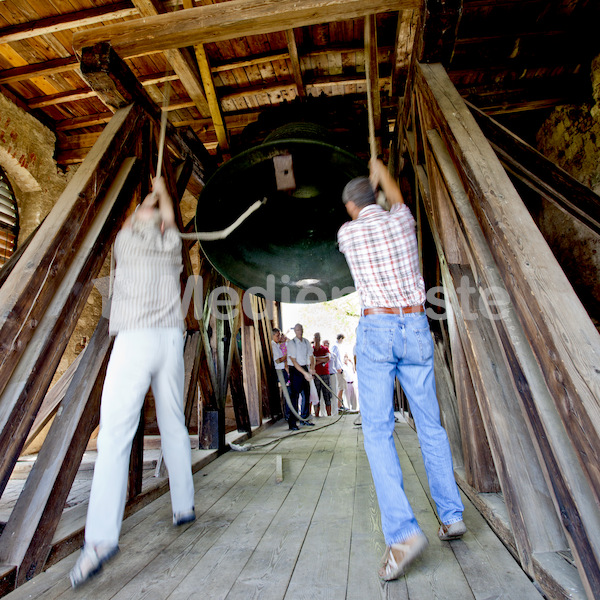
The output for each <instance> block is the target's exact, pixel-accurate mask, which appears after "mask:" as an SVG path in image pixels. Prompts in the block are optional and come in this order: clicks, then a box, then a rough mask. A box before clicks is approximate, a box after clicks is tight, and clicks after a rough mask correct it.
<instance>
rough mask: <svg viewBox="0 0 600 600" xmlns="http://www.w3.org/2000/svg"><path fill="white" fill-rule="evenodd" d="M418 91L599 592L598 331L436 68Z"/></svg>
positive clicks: (544, 458)
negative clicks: (502, 293) (489, 263)
mask: <svg viewBox="0 0 600 600" xmlns="http://www.w3.org/2000/svg"><path fill="white" fill-rule="evenodd" d="M418 85H419V89H422V90H423V94H424V97H425V101H426V103H427V104H428V106H429V107H430V109H431V111H432V114H434V115H435V120H436V125H437V126H438V127H439V131H440V135H441V136H442V137H443V140H444V142H445V145H446V146H447V148H448V150H449V152H450V154H451V156H452V160H451V162H452V164H456V165H458V167H459V168H460V170H461V172H462V173H464V182H466V185H467V192H468V194H469V195H470V196H472V197H473V198H475V199H476V201H474V202H473V203H472V204H470V206H472V210H473V211H474V219H475V221H477V222H478V224H479V226H480V227H481V231H482V236H483V238H484V239H485V243H486V244H487V247H489V250H490V251H491V257H492V259H493V261H494V263H495V265H496V266H497V267H496V268H497V269H498V272H499V275H498V280H496V283H498V286H496V285H495V283H494V281H491V280H488V281H487V283H488V292H489V291H491V290H495V289H498V287H499V285H502V286H504V287H505V288H506V291H507V292H508V294H509V296H510V298H511V300H512V304H509V305H508V308H507V312H503V314H502V318H500V319H495V320H494V321H493V322H492V324H493V326H494V334H495V336H496V337H497V338H498V339H499V340H500V341H501V343H502V350H503V353H504V360H505V362H506V364H507V365H508V366H509V369H510V375H511V377H512V378H513V381H514V384H513V385H514V386H515V388H516V389H517V390H518V392H519V395H520V399H521V402H522V413H523V414H524V415H525V416H526V419H527V424H528V427H529V428H530V431H531V436H532V439H533V440H534V441H535V444H536V446H535V447H536V453H537V454H538V456H539V460H540V463H541V464H542V466H543V468H544V470H545V475H546V478H547V484H548V486H549V487H550V489H552V491H553V494H554V501H555V503H556V511H557V514H560V515H561V519H562V520H563V524H564V528H565V532H566V533H567V535H568V536H569V538H570V540H571V549H572V550H573V551H574V554H575V557H576V561H578V567H579V572H580V575H581V577H582V580H583V582H584V585H585V586H586V588H587V590H588V593H589V594H590V597H591V596H592V595H593V593H592V592H591V590H593V589H597V588H598V587H599V586H600V568H599V565H600V543H599V542H598V539H599V538H600V534H599V533H598V531H599V527H600V524H599V522H598V521H599V514H598V511H597V506H598V497H599V496H598V494H599V492H600V481H599V472H598V468H597V465H598V464H599V460H598V459H599V457H600V442H599V435H600V414H599V412H600V411H599V409H598V404H597V401H596V400H595V399H594V398H596V399H597V397H598V383H599V382H598V377H597V373H596V370H597V364H598V357H600V335H599V334H598V332H597V331H596V329H595V327H594V325H593V324H592V323H591V321H590V319H589V317H588V316H587V313H586V312H585V310H584V309H583V307H582V306H581V303H580V302H579V300H578V298H577V297H576V295H575V293H574V292H573V290H572V288H571V286H570V285H569V283H568V281H567V278H566V276H565V274H564V273H563V271H562V269H560V267H559V265H558V263H557V262H556V259H555V258H554V256H553V255H552V253H551V251H550V249H549V248H548V246H547V244H546V242H545V241H544V239H543V237H542V235H541V233H540V232H539V230H538V228H537V227H536V225H535V223H534V222H533V220H532V219H531V217H530V215H529V213H528V211H527V209H526V207H525V206H524V205H523V203H522V201H521V199H520V198H519V196H518V194H517V193H516V191H515V190H514V187H513V186H512V184H511V183H510V180H509V179H508V176H507V174H506V172H505V171H504V169H503V168H502V166H501V165H500V164H499V161H498V159H497V158H496V157H495V155H494V152H493V150H492V148H491V147H490V146H489V144H488V143H487V142H486V140H485V137H484V136H483V134H482V132H481V131H480V130H479V129H478V127H477V125H476V123H475V120H474V119H473V117H472V115H471V114H470V112H469V110H468V108H467V107H466V105H465V104H464V102H463V101H462V99H461V98H460V96H459V95H458V93H457V92H456V90H455V88H454V87H453V86H452V83H451V82H450V80H449V79H448V77H447V75H446V74H445V71H444V70H443V67H441V65H420V68H419V83H418ZM500 190H501V192H500ZM457 206H458V204H457ZM462 218H463V213H461V219H462ZM466 231H467V229H466V228H465V232H466ZM471 231H474V229H469V232H471ZM469 235H470V234H469ZM474 239H475V238H474V237H469V240H470V242H471V243H474V241H473V240H474ZM482 243H483V242H482ZM479 247H481V245H479V246H478V248H479ZM471 254H472V255H473V256H475V258H478V257H479V256H481V253H480V252H478V251H473V250H471ZM541 272H543V273H544V277H543V278H539V276H538V274H539V273H541ZM492 273H493V271H491V270H487V268H486V269H483V270H482V274H485V275H486V277H487V276H488V275H490V276H491V274H492ZM549 290H552V291H551V293H550V294H549ZM491 302H492V304H493V299H492V300H491ZM513 307H514V308H513ZM490 311H491V314H493V310H492V309H490ZM513 311H514V312H513ZM521 332H522V334H521ZM496 466H498V465H496ZM592 505H593V506H594V508H593V509H592V508H591V506H592ZM515 534H516V532H515Z"/></svg>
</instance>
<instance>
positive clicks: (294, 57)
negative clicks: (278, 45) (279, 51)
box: [285, 29, 306, 98]
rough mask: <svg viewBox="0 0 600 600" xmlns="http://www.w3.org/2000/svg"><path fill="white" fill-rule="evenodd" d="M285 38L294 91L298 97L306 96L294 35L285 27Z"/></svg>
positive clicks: (291, 30)
mask: <svg viewBox="0 0 600 600" xmlns="http://www.w3.org/2000/svg"><path fill="white" fill-rule="evenodd" d="M285 39H286V41H287V47H288V53H289V57H290V61H291V63H292V73H293V74H294V81H295V82H296V92H297V94H298V96H300V98H304V97H305V96H306V90H305V89H304V82H303V81H302V69H301V67H300V59H299V57H298V46H297V45H296V36H295V35H294V30H293V29H286V32H285Z"/></svg>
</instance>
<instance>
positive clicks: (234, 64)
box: [210, 50, 290, 73]
mask: <svg viewBox="0 0 600 600" xmlns="http://www.w3.org/2000/svg"><path fill="white" fill-rule="evenodd" d="M288 58H290V53H289V52H285V51H283V50H279V51H278V52H269V53H268V54H263V55H258V56H254V57H253V58H242V59H235V60H232V61H228V62H226V63H223V64H220V65H216V66H215V65H213V66H212V67H211V69H210V70H211V72H212V73H223V72H224V71H232V70H233V69H245V68H246V67H253V66H255V65H261V64H263V63H266V62H273V61H274V60H287V59H288Z"/></svg>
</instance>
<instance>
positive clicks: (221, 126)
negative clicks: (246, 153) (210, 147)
mask: <svg viewBox="0 0 600 600" xmlns="http://www.w3.org/2000/svg"><path fill="white" fill-rule="evenodd" d="M194 50H195V51H196V60H197V61H198V67H199V68H200V75H201V77H202V83H203V84H204V91H205V93H206V97H207V99H208V108H209V111H210V116H211V118H212V122H213V125H214V128H215V132H216V134H217V140H218V142H219V147H220V148H221V152H222V153H223V155H224V158H225V159H226V158H228V157H229V134H228V133H227V127H226V125H225V119H224V118H223V110H222V108H221V103H220V102H219V97H218V96H217V91H216V89H215V82H214V81H213V78H212V73H211V69H210V62H209V60H208V55H207V54H206V50H205V49H204V44H196V46H194Z"/></svg>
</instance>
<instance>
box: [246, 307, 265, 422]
mask: <svg viewBox="0 0 600 600" xmlns="http://www.w3.org/2000/svg"><path fill="white" fill-rule="evenodd" d="M242 312H243V314H242V367H243V374H244V377H243V379H244V391H245V393H246V400H247V403H248V414H249V415H250V424H251V425H252V426H253V427H256V426H258V425H261V424H262V404H261V392H260V389H259V381H260V379H259V374H258V369H259V364H258V360H259V357H258V353H257V346H256V332H255V329H256V328H255V324H254V321H253V320H252V319H251V318H250V317H248V315H246V312H245V311H242Z"/></svg>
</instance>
